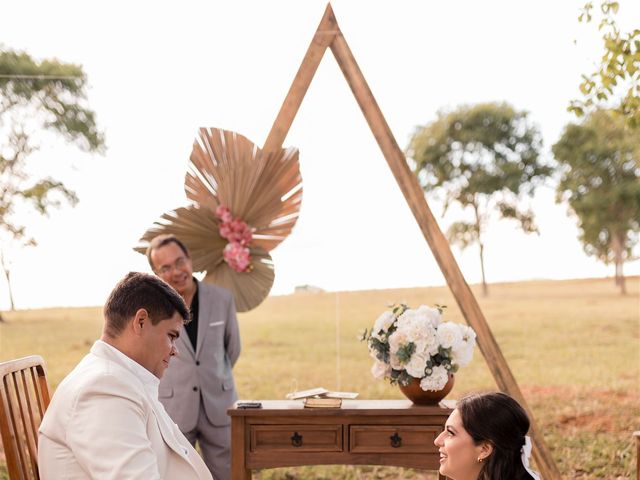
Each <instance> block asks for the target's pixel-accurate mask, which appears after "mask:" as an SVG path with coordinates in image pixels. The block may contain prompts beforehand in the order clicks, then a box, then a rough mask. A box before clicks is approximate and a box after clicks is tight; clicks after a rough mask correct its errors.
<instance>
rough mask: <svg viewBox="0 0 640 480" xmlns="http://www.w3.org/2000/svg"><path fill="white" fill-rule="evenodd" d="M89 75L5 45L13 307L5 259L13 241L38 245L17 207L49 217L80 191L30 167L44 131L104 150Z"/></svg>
mask: <svg viewBox="0 0 640 480" xmlns="http://www.w3.org/2000/svg"><path fill="white" fill-rule="evenodd" d="M86 87H87V78H86V75H85V74H84V72H83V70H82V67H81V66H80V65H74V64H68V63H62V62H60V61H58V60H55V59H54V60H42V61H36V60H34V59H33V58H32V57H31V56H29V55H28V54H27V53H22V52H16V51H12V50H9V49H3V48H0V185H1V186H2V188H1V189H0V235H1V236H2V240H3V242H2V244H3V248H2V249H0V260H1V261H0V264H1V266H2V269H3V272H4V275H5V278H6V280H7V284H8V286H9V297H10V302H11V309H12V310H13V309H14V303H13V294H12V292H11V269H10V263H9V262H8V261H7V257H6V251H5V249H6V245H7V243H9V242H13V243H17V244H18V245H19V246H29V245H35V239H33V238H31V237H30V236H29V235H28V234H27V231H26V226H25V225H22V224H21V222H19V221H18V220H17V219H16V218H15V210H16V207H18V205H20V204H28V205H30V206H32V207H34V208H35V210H36V211H37V212H38V213H40V214H42V215H47V214H48V213H49V211H50V210H51V209H52V208H54V207H59V206H60V205H61V204H62V202H64V201H66V202H69V203H70V204H71V205H75V203H76V202H77V197H76V195H75V193H74V192H73V191H71V190H69V189H68V188H66V187H65V185H64V184H63V183H62V182H60V181H58V180H55V179H53V178H51V177H45V178H33V177H31V176H30V175H29V174H28V171H27V169H26V165H27V159H28V157H29V155H30V154H32V153H33V152H34V151H36V150H37V149H38V146H39V144H40V142H41V141H42V140H43V138H42V137H43V135H42V133H43V132H52V133H54V134H58V135H61V136H62V137H63V138H64V139H65V140H66V141H68V142H71V143H73V144H75V145H77V146H78V147H79V148H80V149H82V150H84V151H103V150H104V137H103V134H102V133H101V132H100V131H99V130H98V128H97V127H96V121H95V114H94V112H93V111H91V110H89V109H88V107H87V106H86V99H87V95H86Z"/></svg>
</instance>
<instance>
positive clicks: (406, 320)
mask: <svg viewBox="0 0 640 480" xmlns="http://www.w3.org/2000/svg"><path fill="white" fill-rule="evenodd" d="M397 328H398V330H396V331H401V332H403V334H404V335H405V336H406V337H407V338H408V340H409V341H410V342H413V343H414V344H415V345H416V352H417V353H421V354H423V353H424V354H427V355H435V354H436V353H438V341H437V337H436V329H435V327H434V326H433V323H432V322H431V320H430V319H429V318H428V317H427V316H425V315H422V314H419V313H418V312H417V311H416V310H407V311H406V312H405V313H404V314H402V315H401V316H400V318H398V327H397Z"/></svg>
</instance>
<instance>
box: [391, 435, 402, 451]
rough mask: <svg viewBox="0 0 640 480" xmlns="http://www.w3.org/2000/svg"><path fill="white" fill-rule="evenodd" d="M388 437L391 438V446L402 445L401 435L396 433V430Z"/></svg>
mask: <svg viewBox="0 0 640 480" xmlns="http://www.w3.org/2000/svg"><path fill="white" fill-rule="evenodd" d="M389 438H390V439H391V446H392V447H393V448H399V447H400V446H402V437H401V436H400V435H398V432H396V433H394V434H393V435H391V436H390V437H389Z"/></svg>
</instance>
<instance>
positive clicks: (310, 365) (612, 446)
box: [0, 277, 640, 480]
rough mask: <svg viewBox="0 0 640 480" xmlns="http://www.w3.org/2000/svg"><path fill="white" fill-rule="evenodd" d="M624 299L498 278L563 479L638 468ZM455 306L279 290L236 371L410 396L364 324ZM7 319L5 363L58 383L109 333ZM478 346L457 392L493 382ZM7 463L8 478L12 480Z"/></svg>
mask: <svg viewBox="0 0 640 480" xmlns="http://www.w3.org/2000/svg"><path fill="white" fill-rule="evenodd" d="M628 290H629V294H628V295H627V296H624V297H623V296H621V295H619V294H618V292H617V290H616V289H615V288H614V285H613V281H612V280H611V279H595V280H572V281H532V282H521V283H510V284H494V285H491V286H490V296H489V297H488V298H486V299H484V298H482V297H480V294H479V290H476V289H475V287H474V293H475V294H476V295H478V300H479V302H480V304H481V307H482V311H483V313H484V315H485V317H486V318H487V320H488V322H489V324H490V325H491V328H492V331H493V333H494V335H495V337H496V339H497V341H498V343H499V344H500V346H501V348H502V351H503V353H504V355H505V357H506V358H507V360H508V362H509V365H510V367H511V370H512V371H513V373H514V375H515V377H516V378H517V380H518V382H519V384H520V387H521V389H522V391H523V393H524V395H525V397H526V399H527V401H528V402H529V405H530V407H531V408H532V410H533V412H534V414H535V416H536V421H537V423H538V425H539V427H540V429H541V430H542V431H543V432H544V435H545V438H546V440H547V442H548V444H549V446H550V448H551V450H552V452H553V456H554V458H555V460H556V462H557V464H558V466H559V468H560V470H561V472H562V473H563V475H564V476H565V478H579V479H619V478H631V477H632V475H633V474H634V473H635V467H634V465H635V447H634V444H633V442H632V438H631V434H632V432H633V431H634V430H639V429H640V401H639V399H640V278H638V277H634V278H629V279H628ZM397 302H404V303H407V304H409V305H411V306H417V305H419V304H436V303H437V304H441V305H442V304H444V305H447V306H448V308H447V311H446V313H445V318H446V319H447V320H453V321H458V322H463V321H464V320H463V318H462V315H461V313H460V311H459V310H458V308H457V305H456V304H455V302H454V300H453V297H452V295H451V293H450V292H449V290H448V289H447V288H445V287H442V288H415V289H400V290H377V291H364V292H340V293H320V294H298V295H288V296H279V297H270V298H268V299H267V300H266V301H265V302H264V303H263V304H262V305H260V306H259V307H258V308H256V309H255V310H253V311H251V312H249V313H247V314H242V315H240V324H241V330H242V340H243V351H242V354H241V357H240V360H239V361H238V364H237V365H236V368H235V377H236V381H237V384H238V389H239V393H240V396H241V398H244V399H279V398H283V397H284V395H285V393H287V392H288V391H290V390H292V389H305V388H311V387H316V386H323V387H325V388H329V389H341V390H349V391H356V392H359V393H360V398H362V399H373V398H401V394H400V392H399V390H398V389H397V388H396V387H393V386H391V385H388V384H387V383H385V382H382V381H376V380H374V379H373V378H372V377H371V375H370V373H369V369H370V366H371V362H370V359H369V356H368V354H367V349H366V346H365V344H364V343H362V342H360V341H359V340H358V334H359V332H360V331H361V330H362V329H364V328H367V327H370V326H371V325H372V323H373V321H374V320H375V318H376V317H377V316H378V315H379V314H380V313H381V312H382V311H383V310H384V309H385V308H386V306H387V305H388V304H391V303H397ZM6 318H7V322H6V323H4V324H0V361H3V360H6V359H10V358H15V357H20V356H24V355H28V354H33V353H37V354H40V355H42V356H43V357H44V358H45V361H46V364H47V370H48V375H49V381H50V384H51V386H52V387H55V386H56V385H57V384H58V383H59V382H60V380H61V379H62V378H63V377H64V375H65V374H66V373H67V372H69V371H70V370H71V369H72V368H73V366H74V365H75V364H76V363H77V362H78V360H79V359H80V358H81V357H82V356H83V355H84V354H85V353H86V352H87V350H88V349H89V347H90V345H91V344H92V343H93V341H94V340H95V339H96V338H97V337H98V336H99V334H100V330H101V324H102V319H101V311H100V309H99V308H70V309H47V310H26V311H19V312H9V313H7V314H6ZM495 388H496V387H495V383H494V381H493V378H492V376H491V374H490V372H489V369H488V367H487V366H486V364H485V362H484V359H483V358H482V355H481V354H480V352H479V351H478V350H477V349H476V352H475V357H474V360H473V362H472V363H471V364H470V365H469V366H468V367H466V368H464V369H462V370H460V372H458V374H457V375H456V385H455V387H454V390H453V392H452V393H451V394H450V395H449V397H450V398H459V397H460V396H462V395H464V394H465V393H468V392H472V391H482V390H493V389H495ZM256 477H257V478H261V479H264V480H267V479H270V480H275V479H278V480H280V479H282V480H284V479H297V478H300V479H317V480H319V479H333V478H343V479H382V478H407V479H426V478H435V476H434V475H433V474H430V473H424V472H418V471H411V470H402V469H397V468H390V467H339V466H334V467H303V468H290V469H277V470H268V471H267V470H265V471H263V472H260V473H259V474H258V475H256ZM3 478H5V477H3V474H2V467H0V479H3Z"/></svg>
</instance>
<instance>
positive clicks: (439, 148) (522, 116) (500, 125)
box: [407, 103, 551, 295]
mask: <svg viewBox="0 0 640 480" xmlns="http://www.w3.org/2000/svg"><path fill="white" fill-rule="evenodd" d="M527 115H528V114H527V113H526V112H524V111H516V110H515V109H514V108H513V107H511V106H510V105H508V104H506V103H502V104H498V103H486V104H478V105H475V106H462V107H459V108H458V109H456V110H454V111H452V112H440V113H438V117H437V119H436V120H435V121H434V122H432V123H430V124H428V125H426V126H424V127H418V128H417V129H416V131H415V132H414V134H413V136H412V138H411V141H410V143H409V147H408V149H407V154H408V156H409V157H410V158H412V159H413V160H414V161H415V171H416V174H417V175H418V178H419V180H420V182H421V184H422V186H423V188H424V189H425V191H426V192H427V193H431V192H432V191H434V193H439V192H441V193H443V194H444V200H445V202H444V210H445V212H446V210H447V208H448V207H449V205H450V204H452V203H453V202H458V203H459V204H460V206H461V207H462V208H463V209H465V210H466V209H469V210H471V212H472V214H473V219H472V221H458V222H455V223H454V224H452V225H451V226H450V228H449V230H448V232H447V236H448V238H449V242H451V243H453V244H457V245H458V246H459V247H460V248H461V249H464V248H466V247H467V246H469V245H472V244H474V243H477V244H478V246H479V249H480V266H481V269H482V289H483V293H484V295H487V293H488V289H487V283H486V278H485V268H484V241H483V234H484V230H485V226H486V222H487V219H488V213H489V211H490V210H493V209H495V210H497V211H498V212H499V215H500V217H501V218H511V219H514V220H516V221H518V223H519V225H520V226H521V228H522V229H523V231H524V232H526V233H530V232H537V228H536V226H535V224H534V215H533V213H532V212H531V211H530V210H524V209H520V208H519V207H518V203H520V200H521V198H522V196H524V195H532V194H533V191H534V188H535V184H536V183H537V180H541V179H543V178H544V177H546V176H548V175H549V174H550V173H551V169H550V168H549V167H547V166H545V165H542V164H541V162H540V161H539V155H540V149H541V147H542V138H541V135H540V133H539V132H538V130H537V128H536V127H535V126H533V125H531V124H530V123H529V121H528V118H527ZM443 214H444V213H443Z"/></svg>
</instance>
